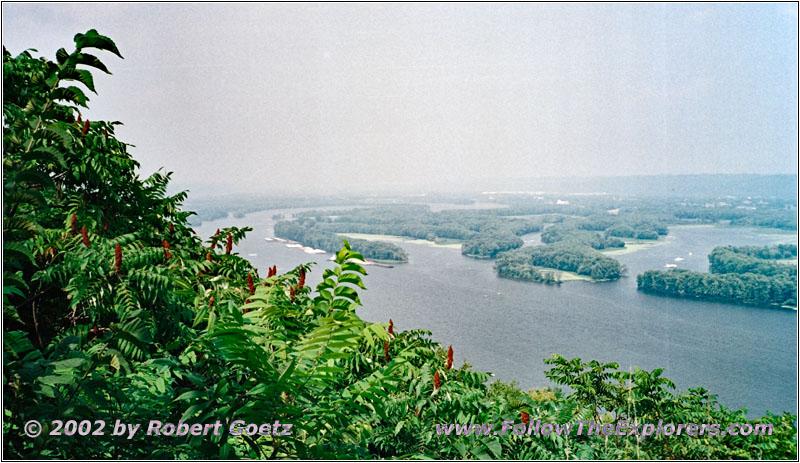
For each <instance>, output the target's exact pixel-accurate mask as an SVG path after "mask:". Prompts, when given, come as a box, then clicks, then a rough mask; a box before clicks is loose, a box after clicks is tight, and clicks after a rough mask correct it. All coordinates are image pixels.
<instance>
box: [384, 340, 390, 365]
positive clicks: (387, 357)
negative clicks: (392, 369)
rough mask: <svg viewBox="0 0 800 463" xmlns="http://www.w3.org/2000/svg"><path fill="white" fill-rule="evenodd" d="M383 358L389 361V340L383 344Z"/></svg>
mask: <svg viewBox="0 0 800 463" xmlns="http://www.w3.org/2000/svg"><path fill="white" fill-rule="evenodd" d="M383 359H384V360H386V361H387V362H388V361H389V341H386V342H385V343H384V344H383Z"/></svg>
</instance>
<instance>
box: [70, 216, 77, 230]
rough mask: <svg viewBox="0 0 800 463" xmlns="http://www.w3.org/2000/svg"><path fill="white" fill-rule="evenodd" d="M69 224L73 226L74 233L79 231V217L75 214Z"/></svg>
mask: <svg viewBox="0 0 800 463" xmlns="http://www.w3.org/2000/svg"><path fill="white" fill-rule="evenodd" d="M69 225H70V227H72V233H78V217H77V216H76V215H75V214H72V218H71V219H70V223H69Z"/></svg>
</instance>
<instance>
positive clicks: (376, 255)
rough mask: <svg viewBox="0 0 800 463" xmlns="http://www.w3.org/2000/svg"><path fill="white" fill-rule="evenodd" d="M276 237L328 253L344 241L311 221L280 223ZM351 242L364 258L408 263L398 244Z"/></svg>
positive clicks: (406, 256) (336, 248) (276, 225)
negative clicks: (321, 229) (319, 228)
mask: <svg viewBox="0 0 800 463" xmlns="http://www.w3.org/2000/svg"><path fill="white" fill-rule="evenodd" d="M275 236H277V237H279V238H284V239H287V240H292V241H297V242H298V243H302V244H304V245H306V246H311V247H314V248H318V249H323V250H325V251H328V252H336V251H338V250H339V248H340V247H341V246H342V242H343V241H344V239H343V238H342V237H340V236H338V235H336V234H334V233H329V232H325V231H319V230H317V229H316V228H314V221H313V220H309V219H306V220H301V221H299V222H289V221H282V222H278V223H276V224H275ZM350 241H351V242H352V243H353V247H354V248H355V249H357V250H358V251H359V252H360V253H361V254H363V255H364V257H367V258H370V259H378V260H385V261H394V262H406V261H408V255H407V254H406V252H405V251H404V250H403V248H401V247H400V246H397V245H396V244H392V243H387V242H384V241H367V240H359V239H355V240H350Z"/></svg>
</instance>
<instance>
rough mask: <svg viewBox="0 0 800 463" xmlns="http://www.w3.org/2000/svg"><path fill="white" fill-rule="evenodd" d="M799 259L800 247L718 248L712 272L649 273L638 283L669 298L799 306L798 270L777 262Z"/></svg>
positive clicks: (712, 253)
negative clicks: (797, 257) (798, 251)
mask: <svg viewBox="0 0 800 463" xmlns="http://www.w3.org/2000/svg"><path fill="white" fill-rule="evenodd" d="M759 256H763V257H759ZM796 256H797V246H796V245H778V246H764V247H758V246H743V247H734V246H725V247H718V248H714V250H713V251H712V252H711V254H710V255H709V261H710V263H711V265H710V270H711V273H701V272H692V271H688V270H683V269H673V270H668V271H647V272H645V273H644V274H642V275H639V276H638V277H637V283H638V287H639V289H640V290H643V291H649V292H653V293H658V294H664V295H669V296H677V297H690V298H697V299H707V300H715V301H725V302H734V303H739V304H751V305H765V306H766V305H775V306H788V307H797V267H796V266H795V265H786V264H782V263H778V262H776V261H775V259H785V258H790V257H796Z"/></svg>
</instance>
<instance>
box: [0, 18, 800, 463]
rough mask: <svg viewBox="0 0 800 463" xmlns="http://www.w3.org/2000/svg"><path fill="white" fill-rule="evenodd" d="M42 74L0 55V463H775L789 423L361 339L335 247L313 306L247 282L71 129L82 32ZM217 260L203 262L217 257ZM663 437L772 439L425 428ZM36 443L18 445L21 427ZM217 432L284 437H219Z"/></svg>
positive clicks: (44, 62)
mask: <svg viewBox="0 0 800 463" xmlns="http://www.w3.org/2000/svg"><path fill="white" fill-rule="evenodd" d="M74 42H75V43H74V49H72V51H68V50H67V49H63V48H62V49H60V50H58V51H57V52H56V55H55V61H50V60H48V59H45V58H41V57H36V56H34V55H33V54H32V52H31V51H24V52H22V53H20V54H18V55H16V56H14V55H12V54H11V53H10V52H8V51H6V50H5V48H4V49H3V203H4V204H3V322H4V327H3V399H4V401H3V403H4V410H3V412H4V414H3V442H4V444H3V457H4V458H10V459H40V458H41V459H152V458H155V459H239V458H248V459H272V458H292V459H298V458H302V459H321V458H325V459H334V458H352V459H355V458H438V459H465V458H483V459H488V458H514V459H572V458H597V459H616V458H622V459H635V458H642V459H659V458H675V459H731V458H737V459H738V458H754V459H779V458H790V459H793V458H796V449H797V444H796V437H795V436H796V427H795V424H794V423H795V421H796V418H795V416H793V415H790V414H784V415H767V416H766V417H763V418H759V419H756V420H748V419H747V418H746V417H745V415H744V412H743V411H731V410H728V409H726V408H725V407H723V406H722V405H720V404H719V403H718V402H717V401H716V399H715V398H714V396H713V395H710V394H709V393H708V392H707V391H705V390H703V389H700V388H698V389H692V390H689V391H688V392H676V391H674V387H673V385H672V383H671V382H669V380H666V379H665V378H662V377H661V376H660V375H661V371H660V370H656V371H653V372H647V371H642V370H635V371H632V372H620V371H617V368H616V366H615V365H614V364H600V363H597V362H589V363H584V362H582V361H581V360H580V359H572V360H567V359H563V358H561V357H557V356H556V357H554V358H553V359H552V360H550V361H549V362H550V365H551V366H552V369H551V371H550V372H549V377H550V378H551V379H552V380H553V381H554V382H555V383H556V384H558V385H563V386H565V387H567V388H569V390H571V391H573V392H571V393H569V394H566V393H564V392H562V391H560V390H559V389H555V388H553V389H551V388H546V389H541V390H536V391H528V392H523V391H521V390H519V389H518V388H516V387H514V386H513V385H508V384H504V383H501V382H494V383H492V385H491V387H490V386H488V385H487V380H488V378H489V375H488V374H486V373H481V372H475V371H473V370H472V369H471V368H470V367H469V366H468V365H466V364H464V365H463V366H462V367H461V368H456V367H455V366H454V365H453V354H452V349H447V350H445V349H443V348H442V346H441V345H439V344H438V343H436V342H434V341H432V340H431V339H430V333H428V332H426V331H422V330H411V331H400V330H396V329H395V327H394V325H393V323H392V322H391V321H390V322H389V323H371V322H367V321H365V320H364V319H362V318H361V317H359V316H358V314H357V313H356V309H357V308H358V307H359V306H360V305H361V301H360V298H359V291H360V290H363V289H364V288H365V285H364V277H365V276H366V275H367V272H366V271H365V269H364V268H363V267H362V266H361V265H359V263H358V262H359V261H360V260H362V256H361V255H360V254H359V253H357V252H354V251H353V250H352V249H350V246H349V245H348V243H347V242H343V243H342V248H341V250H340V251H339V252H338V253H337V254H336V256H335V266H334V267H333V268H332V269H327V270H325V271H324V272H323V274H322V281H321V283H319V284H318V285H317V286H316V288H311V287H309V286H308V285H307V284H306V275H307V274H308V272H310V271H311V266H310V265H302V266H299V267H297V268H295V269H292V270H290V271H288V272H286V273H283V274H278V272H277V270H276V268H275V267H274V266H273V267H271V268H269V269H268V270H267V272H266V273H267V277H266V278H260V277H259V276H258V275H259V273H258V271H257V269H255V268H254V267H253V266H252V265H251V264H250V262H248V261H247V260H245V259H243V258H241V257H240V256H239V255H238V254H236V253H235V252H233V246H234V244H236V243H238V242H239V241H241V240H242V239H244V237H245V235H246V233H247V232H248V231H249V230H250V229H249V228H237V227H227V228H224V229H221V230H218V231H217V232H216V233H215V234H214V235H213V236H210V237H206V240H205V241H204V240H203V239H201V238H200V237H197V236H196V235H195V234H194V230H192V228H191V226H190V224H189V222H188V218H189V217H190V216H191V215H192V212H188V211H184V210H183V209H182V203H183V201H184V200H185V198H186V193H185V192H181V193H178V194H175V195H167V193H166V192H167V185H168V182H169V179H170V174H168V173H163V172H156V173H154V174H153V175H151V176H149V177H147V178H140V177H139V176H138V175H137V173H136V169H137V168H138V163H137V162H136V161H135V160H134V159H133V157H132V156H131V154H130V152H129V148H130V145H128V144H127V143H125V142H123V141H120V140H119V139H118V138H117V137H116V135H115V132H116V127H117V126H118V125H119V123H118V122H106V121H101V120H92V121H91V122H88V120H87V119H88V118H86V117H82V116H81V112H82V111H84V110H86V108H87V103H88V102H89V97H88V95H90V94H91V95H93V94H94V93H95V86H94V79H93V73H97V72H103V73H109V69H108V68H107V67H106V65H105V64H104V63H103V62H102V61H101V59H100V57H101V56H102V57H103V59H107V58H110V59H113V60H117V59H120V58H122V55H121V53H120V51H119V50H118V49H117V47H116V45H115V44H114V42H113V41H112V40H111V39H109V38H108V37H105V36H103V35H101V34H99V33H98V32H97V31H95V30H90V31H88V32H86V33H84V34H78V35H76V36H75V40H74ZM223 243H224V245H223ZM590 418H596V419H598V420H601V421H603V422H611V421H613V420H615V419H630V420H632V421H636V420H638V422H646V421H653V420H659V419H662V420H664V421H671V422H675V423H678V422H695V423H701V422H705V423H723V424H725V423H731V422H744V421H749V422H751V423H755V422H759V423H771V424H773V425H774V429H775V431H774V433H773V435H772V436H763V437H753V436H751V437H749V438H742V437H736V436H726V437H724V438H720V437H707V438H689V437H686V438H680V439H675V438H673V439H666V438H661V439H659V438H652V439H646V440H638V439H636V438H635V437H617V438H608V439H606V438H602V437H599V436H577V435H571V436H551V437H549V438H531V437H528V436H513V435H506V436H496V435H480V436H470V437H465V438H454V437H452V436H443V435H438V434H437V433H436V426H435V425H436V424H443V423H464V424H466V423H475V424H480V423H501V422H502V421H504V420H513V421H519V420H520V419H521V420H526V421H530V422H532V421H534V420H541V421H543V422H550V423H570V422H575V421H579V420H584V419H590ZM57 419H61V420H66V419H73V420H77V421H81V420H89V421H91V422H92V423H95V422H96V421H97V420H101V421H104V422H105V423H106V428H105V429H106V433H105V434H104V435H102V436H99V435H87V436H80V438H78V436H64V435H61V436H55V435H50V431H51V430H52V424H51V423H52V420H57ZM117 419H120V420H122V421H124V422H125V423H132V424H143V425H144V424H147V423H149V421H150V420H159V421H162V422H163V423H177V422H178V421H179V420H183V421H185V422H187V423H193V424H194V423H200V424H213V423H216V422H217V420H219V421H220V422H221V423H223V424H224V425H223V429H224V432H222V433H221V434H220V435H210V436H191V435H189V436H172V437H169V438H153V436H150V437H149V438H148V437H147V436H145V433H144V432H139V433H137V434H136V435H135V436H134V437H133V438H132V439H127V437H125V436H113V435H111V432H110V425H112V424H113V423H114V422H115V420H117ZM29 420H38V421H39V422H41V423H43V425H44V430H43V432H42V433H41V434H40V435H39V436H38V437H36V438H28V437H26V436H25V435H24V433H23V427H24V424H25V423H26V422H28V421H29ZM233 420H244V421H245V422H247V423H273V422H274V421H276V420H277V421H280V422H281V423H291V424H293V425H294V426H293V429H292V433H291V435H271V434H270V435H241V436H235V435H231V434H230V433H229V432H227V426H228V425H229V424H230V423H231V422H232V421H233Z"/></svg>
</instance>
